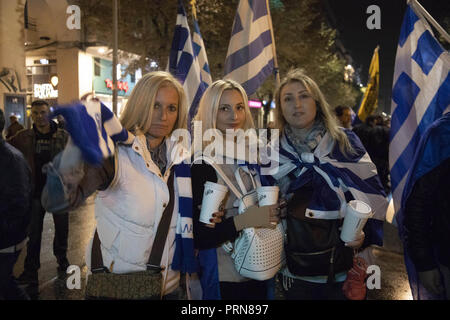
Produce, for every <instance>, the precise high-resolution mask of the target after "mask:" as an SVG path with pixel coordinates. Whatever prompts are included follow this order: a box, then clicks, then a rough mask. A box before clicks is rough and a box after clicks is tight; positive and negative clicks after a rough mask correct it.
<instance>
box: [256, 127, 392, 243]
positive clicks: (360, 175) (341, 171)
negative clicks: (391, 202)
mask: <svg viewBox="0 0 450 320" xmlns="http://www.w3.org/2000/svg"><path fill="white" fill-rule="evenodd" d="M343 130H344V132H345V133H346V134H347V137H348V139H349V142H350V144H351V145H352V147H353V149H354V150H355V151H356V154H355V155H353V156H344V155H343V154H342V153H341V151H340V149H339V147H338V145H337V144H336V143H334V142H333V140H332V138H331V136H330V135H329V134H328V133H327V134H325V136H324V137H323V138H322V139H321V141H320V143H319V145H318V146H317V148H316V149H315V150H314V153H308V152H304V153H302V154H301V155H298V153H297V152H296V151H295V148H294V147H293V145H292V143H291V141H289V139H288V138H287V136H286V135H285V134H283V135H282V137H281V140H280V148H279V150H273V151H271V152H270V153H271V155H275V156H271V160H272V161H278V162H279V165H277V166H273V164H272V167H274V169H272V170H273V173H272V174H270V175H262V176H261V183H262V184H265V185H274V184H276V183H277V181H279V180H281V178H283V177H285V176H290V177H291V182H290V185H289V189H288V190H287V192H286V194H288V193H291V192H293V191H295V190H297V189H298V188H300V187H301V186H303V185H304V184H306V183H308V182H311V183H312V184H313V189H314V193H313V196H312V199H311V201H310V204H309V206H308V208H307V211H309V212H312V213H314V216H315V217H320V216H326V217H327V218H330V217H335V218H336V219H337V218H339V217H341V214H342V211H343V208H342V206H343V205H345V203H346V202H347V201H349V200H351V199H352V198H353V199H356V200H361V201H363V202H365V203H367V204H368V205H369V206H370V207H371V209H372V212H373V216H372V217H371V218H369V219H368V221H367V224H366V226H365V228H364V230H365V233H366V238H365V240H364V246H368V245H379V246H382V245H383V221H384V220H385V216H386V209H387V205H388V202H387V199H386V194H385V192H384V189H383V186H382V185H381V182H380V179H379V178H378V175H377V171H376V167H375V165H374V164H373V163H372V162H371V160H370V157H369V155H368V154H367V152H366V150H365V149H364V146H363V145H362V143H361V141H360V140H359V138H358V137H357V136H356V135H355V134H354V133H353V132H352V131H351V130H347V129H343ZM276 157H278V160H277V159H276ZM265 163H268V161H265ZM269 173H270V171H269Z"/></svg>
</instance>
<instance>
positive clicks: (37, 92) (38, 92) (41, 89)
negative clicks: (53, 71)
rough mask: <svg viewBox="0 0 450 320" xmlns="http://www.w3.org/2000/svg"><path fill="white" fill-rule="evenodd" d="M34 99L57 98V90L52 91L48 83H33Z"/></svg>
mask: <svg viewBox="0 0 450 320" xmlns="http://www.w3.org/2000/svg"><path fill="white" fill-rule="evenodd" d="M34 97H35V98H39V99H54V98H58V90H55V89H53V86H52V85H51V84H50V83H39V84H37V83H35V84H34Z"/></svg>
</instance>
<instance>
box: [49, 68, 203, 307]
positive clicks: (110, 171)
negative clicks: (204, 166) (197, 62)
mask: <svg viewBox="0 0 450 320" xmlns="http://www.w3.org/2000/svg"><path fill="white" fill-rule="evenodd" d="M92 101H93V100H92V99H91V100H88V101H85V102H84V103H85V105H88V104H89V103H92ZM94 102H95V100H94ZM101 108H106V107H105V106H104V105H101ZM186 115H187V103H186V98H185V94H184V91H183V88H182V86H181V85H180V83H179V82H178V81H177V80H176V79H175V78H174V77H173V76H172V75H170V74H169V73H166V72H151V73H148V74H146V75H144V77H142V79H141V80H140V81H139V82H138V83H137V84H136V86H135V87H134V89H133V91H132V93H131V95H130V98H129V100H128V103H127V104H126V106H125V109H124V111H123V112H122V115H121V123H122V125H123V127H124V128H125V129H126V130H128V131H129V133H130V138H129V139H128V142H126V143H118V144H116V145H115V152H114V156H112V157H109V158H107V159H105V160H104V161H103V163H102V164H101V165H100V166H96V165H92V164H89V163H88V162H85V161H81V162H80V163H79V164H77V165H75V166H74V168H73V170H71V171H70V170H67V168H65V170H64V172H61V171H62V170H59V172H57V173H58V174H60V175H61V179H62V181H63V182H65V186H64V188H65V189H67V191H66V192H67V193H68V197H67V199H66V201H65V203H63V204H59V205H58V209H59V210H61V207H64V206H65V207H66V208H68V209H70V210H71V209H74V208H76V207H78V206H79V205H81V204H82V203H83V202H84V200H85V199H86V198H87V197H88V196H90V195H91V194H93V193H94V192H95V191H97V190H98V191H99V192H98V194H97V196H96V199H95V216H96V221H97V225H96V229H95V232H94V233H93V238H92V240H91V242H90V244H89V245H88V248H87V254H86V264H87V266H88V268H89V270H90V271H93V272H96V271H98V270H94V269H97V268H98V263H100V264H101V265H100V268H99V269H100V271H101V272H103V271H104V270H106V271H107V272H111V273H117V274H124V273H133V272H139V271H145V270H149V268H156V270H157V272H158V270H160V271H159V272H160V273H161V275H162V284H161V297H163V299H177V298H178V295H179V292H178V291H179V282H180V271H183V272H189V273H190V272H193V271H195V266H194V264H193V261H194V259H193V244H191V245H190V250H189V244H188V245H187V246H184V244H186V243H185V242H183V241H185V240H186V241H189V240H190V241H192V231H190V230H192V225H191V224H192V220H191V217H192V213H191V201H192V199H191V192H192V191H191V184H190V180H189V178H190V170H189V165H188V164H187V163H184V161H185V160H186V159H189V157H190V154H189V152H188V151H187V150H185V149H184V148H183V147H182V146H181V145H180V144H178V143H175V142H174V141H171V139H170V135H171V133H172V132H173V131H174V130H175V129H178V128H186ZM67 120H69V123H71V121H73V119H67ZM172 155H174V156H172ZM63 159H64V155H63ZM59 162H61V158H59V159H58V157H57V158H55V160H54V161H53V166H54V167H55V168H56V169H58V168H61V165H62V166H64V163H62V164H61V163H59ZM77 170H78V171H81V175H80V177H78V178H74V177H73V176H72V177H71V176H70V172H76V171H77ZM50 172H51V170H50ZM67 172H69V174H67ZM49 174H50V173H49ZM67 181H70V183H67ZM49 187H51V186H49ZM52 194H55V193H54V192H50V190H49V192H48V196H49V197H50V200H52V199H51V197H52ZM47 202H48V203H47V206H50V205H51V204H52V201H47ZM48 209H50V208H48ZM181 221H182V222H183V223H184V224H186V226H181ZM160 224H161V225H163V224H164V225H165V227H164V228H165V230H166V231H165V232H166V234H167V235H166V236H162V237H161V238H159V236H158V234H159V233H160V230H159V227H160ZM164 228H163V227H162V228H161V229H164ZM177 229H179V230H183V232H185V234H179V233H178V231H177ZM189 231H190V232H191V233H190V234H188V233H189ZM155 234H156V236H155ZM161 234H163V235H164V232H161ZM156 238H157V239H158V245H155V247H159V249H155V250H154V244H155V242H156V241H157V240H156ZM174 243H175V245H173V244H174ZM99 245H100V246H99ZM99 250H100V251H99ZM155 251H159V255H160V256H159V257H158V255H156V258H150V260H149V256H151V255H153V253H154V252H155ZM98 252H100V254H99V253H98ZM91 253H92V254H91ZM150 253H151V254H150ZM95 254H97V255H98V256H96V257H94V255H95ZM152 259H153V260H152ZM99 261H100V262H99ZM149 261H150V262H149ZM153 261H156V262H153ZM159 261H160V262H159ZM153 263H154V264H156V265H153V266H150V264H153ZM94 264H97V266H95V265H94ZM136 290H137V288H136Z"/></svg>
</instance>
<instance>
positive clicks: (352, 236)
mask: <svg viewBox="0 0 450 320" xmlns="http://www.w3.org/2000/svg"><path fill="white" fill-rule="evenodd" d="M372 215H373V213H372V208H371V207H370V206H369V205H368V204H367V203H365V202H363V201H360V200H352V201H350V202H349V203H348V204H347V206H346V211H345V218H344V223H343V225H342V230H341V240H342V241H344V242H350V241H354V240H356V239H357V238H358V237H359V236H360V235H361V231H362V229H363V228H364V226H365V225H366V222H367V219H369V218H370V217H371V216H372Z"/></svg>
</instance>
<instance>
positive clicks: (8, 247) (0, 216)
mask: <svg viewBox="0 0 450 320" xmlns="http://www.w3.org/2000/svg"><path fill="white" fill-rule="evenodd" d="M4 126H5V117H4V114H3V110H2V109H0V132H2V131H3V128H4ZM0 190H1V192H0V300H28V299H29V297H28V296H27V294H26V293H25V292H24V290H23V289H21V288H20V287H19V286H18V285H17V283H16V281H15V280H14V278H13V267H14V265H15V263H16V261H17V258H18V257H19V255H20V252H21V251H22V249H23V248H24V247H25V245H26V242H27V236H26V230H27V227H28V223H29V221H30V213H31V199H32V191H33V190H32V184H31V171H30V168H29V167H28V164H27V162H26V161H25V159H24V157H23V155H22V154H21V153H20V151H19V150H17V149H16V148H14V147H13V146H11V145H10V144H9V143H7V142H5V140H3V136H2V135H1V134H0Z"/></svg>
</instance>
